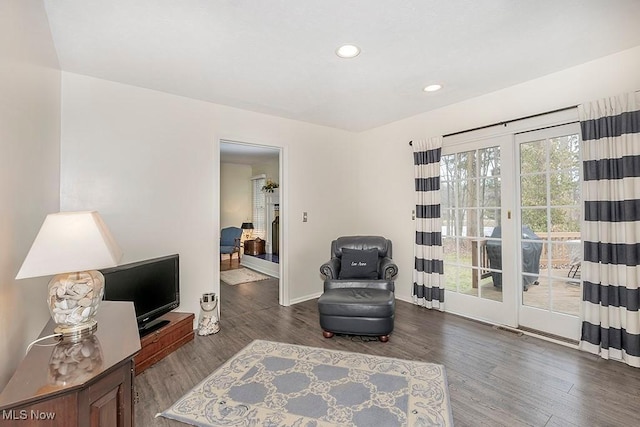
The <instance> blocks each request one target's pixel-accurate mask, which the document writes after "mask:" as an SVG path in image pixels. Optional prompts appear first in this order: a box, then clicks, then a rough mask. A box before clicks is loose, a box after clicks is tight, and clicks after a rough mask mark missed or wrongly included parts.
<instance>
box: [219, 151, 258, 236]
mask: <svg viewBox="0 0 640 427" xmlns="http://www.w3.org/2000/svg"><path fill="white" fill-rule="evenodd" d="M252 176H253V172H252V168H251V166H249V165H241V164H237V163H220V228H221V229H222V228H224V227H240V226H241V225H242V223H243V222H245V221H247V220H249V221H251V216H252V210H253V205H252V192H251V177H252Z"/></svg>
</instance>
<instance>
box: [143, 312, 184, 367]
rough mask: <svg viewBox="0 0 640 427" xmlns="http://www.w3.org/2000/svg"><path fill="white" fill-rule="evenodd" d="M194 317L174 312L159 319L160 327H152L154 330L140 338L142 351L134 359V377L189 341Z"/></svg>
mask: <svg viewBox="0 0 640 427" xmlns="http://www.w3.org/2000/svg"><path fill="white" fill-rule="evenodd" d="M194 317H195V316H194V315H193V313H177V312H175V311H172V312H169V313H167V314H165V315H164V316H162V317H159V318H158V319H157V320H159V321H160V322H159V323H160V326H157V329H156V325H154V326H152V327H153V328H154V330H151V331H149V332H148V333H146V334H145V335H141V336H140V346H141V347H142V349H141V350H140V353H138V354H137V355H136V357H135V363H136V375H138V374H139V373H141V372H142V371H144V370H145V369H147V368H148V367H149V366H151V365H153V364H154V363H156V362H158V361H160V360H162V359H163V358H164V357H166V356H168V355H169V354H171V353H173V352H174V351H175V350H177V349H178V348H180V347H181V346H183V345H184V344H186V343H188V342H189V341H191V340H192V339H193V335H194V333H193V320H194ZM140 332H141V333H144V332H143V331H140ZM145 332H146V331H145Z"/></svg>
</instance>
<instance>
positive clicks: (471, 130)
mask: <svg viewBox="0 0 640 427" xmlns="http://www.w3.org/2000/svg"><path fill="white" fill-rule="evenodd" d="M577 107H578V106H577V105H572V106H570V107H564V108H558V109H557V110H553V111H547V112H545V113H538V114H532V115H530V116H524V117H518V118H517V119H511V120H505V121H503V122H498V123H493V124H490V125H484V126H478V127H476V128H471V129H466V130H461V131H459V132H453V133H448V134H446V135H443V136H442V137H443V138H446V137H448V136H455V135H461V134H463V133H467V132H473V131H476V130H481V129H488V128H490V127H494V126H500V125H502V126H506V125H507V124H509V123H513V122H517V121H519V120H526V119H533V118H534V117H540V116H546V115H547V114H553V113H559V112H561V111H567V110H571V109H573V108H577ZM409 145H413V141H409Z"/></svg>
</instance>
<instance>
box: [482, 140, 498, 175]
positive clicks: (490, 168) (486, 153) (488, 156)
mask: <svg viewBox="0 0 640 427" xmlns="http://www.w3.org/2000/svg"><path fill="white" fill-rule="evenodd" d="M479 155H480V170H479V171H478V172H479V176H481V177H483V176H495V177H497V176H500V147H489V148H485V149H482V150H480V151H479Z"/></svg>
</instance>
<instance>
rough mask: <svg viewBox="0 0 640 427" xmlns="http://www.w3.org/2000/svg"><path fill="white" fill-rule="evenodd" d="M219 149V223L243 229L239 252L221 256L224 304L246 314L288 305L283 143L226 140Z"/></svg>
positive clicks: (229, 308)
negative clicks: (278, 145)
mask: <svg viewBox="0 0 640 427" xmlns="http://www.w3.org/2000/svg"><path fill="white" fill-rule="evenodd" d="M219 154H220V156H219V172H220V176H219V177H220V179H219V195H220V199H219V228H220V230H223V229H225V228H229V227H234V228H236V229H240V230H241V231H242V233H241V235H240V238H239V239H238V241H237V242H236V243H237V246H238V247H237V248H235V249H234V252H235V253H233V254H231V255H227V254H221V256H220V272H221V273H220V279H221V280H220V308H221V310H223V309H225V310H223V311H224V312H226V313H227V314H233V315H242V313H244V312H245V311H246V312H250V311H251V310H254V311H255V310H256V309H260V308H268V307H270V306H274V305H278V304H282V305H284V304H285V303H286V299H285V292H284V278H283V271H284V270H283V261H284V257H283V256H282V255H283V251H284V249H285V247H286V244H285V242H284V241H283V236H284V234H285V233H284V232H283V231H284V227H283V218H282V215H281V213H282V212H284V210H283V209H282V208H283V207H284V203H283V202H284V200H282V197H281V194H283V192H282V184H283V179H282V177H283V149H282V148H281V147H275V146H266V145H259V144H250V143H245V142H238V141H230V140H221V141H220V152H219ZM221 234H222V231H221ZM246 300H249V301H251V303H250V304H248V305H246V304H245V307H244V308H242V307H241V305H238V304H239V301H246ZM257 302H259V304H258V305H259V306H256V304H257ZM222 315H224V313H222Z"/></svg>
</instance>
